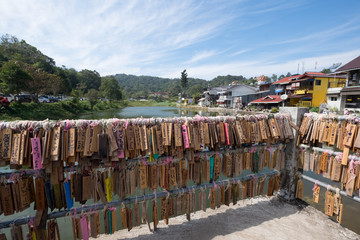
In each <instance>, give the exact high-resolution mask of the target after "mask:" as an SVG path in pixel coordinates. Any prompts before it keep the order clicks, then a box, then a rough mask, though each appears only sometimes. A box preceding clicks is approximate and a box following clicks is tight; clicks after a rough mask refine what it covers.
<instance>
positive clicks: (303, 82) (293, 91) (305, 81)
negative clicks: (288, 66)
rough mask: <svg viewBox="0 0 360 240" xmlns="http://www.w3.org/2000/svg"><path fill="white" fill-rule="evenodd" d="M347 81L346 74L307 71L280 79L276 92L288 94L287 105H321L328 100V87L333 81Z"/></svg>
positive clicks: (275, 83)
mask: <svg viewBox="0 0 360 240" xmlns="http://www.w3.org/2000/svg"><path fill="white" fill-rule="evenodd" d="M334 80H335V81H336V82H341V81H343V82H345V78H344V76H339V75H337V76H334V75H331V74H325V73H321V72H305V73H303V74H297V75H293V76H290V77H286V78H283V79H280V80H279V81H277V82H274V83H273V84H274V85H276V89H275V92H277V93H278V94H286V95H287V96H288V100H287V105H289V106H300V107H319V106H320V104H322V103H326V102H327V95H326V94H327V89H328V87H329V83H331V82H332V81H334Z"/></svg>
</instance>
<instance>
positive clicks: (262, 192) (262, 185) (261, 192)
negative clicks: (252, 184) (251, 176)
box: [258, 178, 265, 195]
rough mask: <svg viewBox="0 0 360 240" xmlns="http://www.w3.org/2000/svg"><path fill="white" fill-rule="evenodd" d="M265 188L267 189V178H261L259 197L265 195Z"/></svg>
mask: <svg viewBox="0 0 360 240" xmlns="http://www.w3.org/2000/svg"><path fill="white" fill-rule="evenodd" d="M264 188H265V178H261V179H260V180H259V187H258V195H263V194H264Z"/></svg>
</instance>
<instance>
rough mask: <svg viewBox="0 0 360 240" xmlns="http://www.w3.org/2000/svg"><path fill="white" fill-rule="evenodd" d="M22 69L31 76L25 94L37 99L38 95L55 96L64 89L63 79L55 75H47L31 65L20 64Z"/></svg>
mask: <svg viewBox="0 0 360 240" xmlns="http://www.w3.org/2000/svg"><path fill="white" fill-rule="evenodd" d="M22 68H23V69H24V70H26V72H28V73H29V75H30V76H31V80H29V81H28V83H27V85H28V88H27V92H29V93H31V94H32V95H34V96H35V98H36V99H37V98H38V96H39V95H40V94H57V93H59V92H61V89H62V88H63V87H64V86H63V84H64V82H63V79H62V78H61V77H59V76H58V75H56V74H51V73H48V72H46V71H44V70H42V69H39V68H37V67H36V65H32V64H26V63H23V64H22Z"/></svg>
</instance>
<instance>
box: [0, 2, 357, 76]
mask: <svg viewBox="0 0 360 240" xmlns="http://www.w3.org/2000/svg"><path fill="white" fill-rule="evenodd" d="M359 11H360V1H358V0H347V1H333V0H317V1H312V0H299V1H290V0H272V1H256V0H238V1H236V0H233V1H230V0H227V1H220V0H213V1H211V0H208V1H199V0H193V1H191V0H179V1H175V0H174V1H165V0H163V1H150V0H148V1H147V0H142V1H137V0H129V1H102V0H98V1H97V0H95V1H94V0H91V1H80V0H79V1H73V0H64V1H51V0H1V1H0V35H2V34H5V33H8V34H11V35H15V36H17V37H18V38H19V39H24V40H26V41H27V42H28V43H30V44H32V45H34V46H35V47H37V48H38V49H39V50H40V51H42V52H43V53H44V54H46V55H48V56H50V57H52V58H54V60H55V61H56V64H57V65H58V66H61V65H65V66H66V67H69V68H70V67H73V68H75V69H77V70H81V69H85V68H86V69H90V70H97V71H98V72H99V73H100V74H101V75H103V76H104V75H109V74H116V73H126V74H135V75H152V76H161V77H171V78H175V77H180V72H181V71H182V70H183V69H187V72H188V75H189V76H190V77H197V78H203V79H208V80H210V79H212V78H214V77H216V76H218V75H227V74H232V75H243V76H246V77H251V76H259V75H262V74H264V75H271V74H272V73H275V74H278V75H280V74H282V73H284V74H286V73H287V72H291V73H296V72H297V69H298V66H299V69H300V72H302V70H303V69H304V70H305V71H314V70H315V64H317V70H321V69H322V68H324V67H329V66H331V65H332V64H333V63H337V62H342V63H343V64H345V63H346V62H348V61H350V60H352V59H353V58H355V57H357V56H359V55H360V14H359Z"/></svg>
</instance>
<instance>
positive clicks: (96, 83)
mask: <svg viewBox="0 0 360 240" xmlns="http://www.w3.org/2000/svg"><path fill="white" fill-rule="evenodd" d="M78 79H79V82H80V85H82V86H83V87H84V89H82V90H83V91H84V93H86V92H87V91H88V90H89V89H95V90H99V88H100V85H101V77H100V74H99V73H98V72H97V71H95V70H94V71H91V70H87V69H84V70H82V71H80V72H79V74H78Z"/></svg>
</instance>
